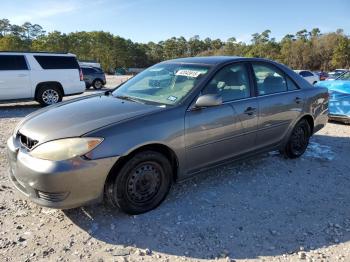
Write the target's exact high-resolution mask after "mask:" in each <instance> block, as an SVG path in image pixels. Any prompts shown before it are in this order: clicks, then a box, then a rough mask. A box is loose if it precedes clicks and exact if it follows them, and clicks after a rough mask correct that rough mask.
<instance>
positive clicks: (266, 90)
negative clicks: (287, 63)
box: [253, 63, 287, 96]
mask: <svg viewBox="0 0 350 262" xmlns="http://www.w3.org/2000/svg"><path fill="white" fill-rule="evenodd" d="M253 71H254V74H255V80H256V83H257V88H258V95H259V96H261V95H268V94H274V93H279V92H285V91H287V83H286V80H285V78H284V75H283V73H282V72H281V71H280V70H278V69H277V68H275V67H274V66H272V65H268V64H262V63H253Z"/></svg>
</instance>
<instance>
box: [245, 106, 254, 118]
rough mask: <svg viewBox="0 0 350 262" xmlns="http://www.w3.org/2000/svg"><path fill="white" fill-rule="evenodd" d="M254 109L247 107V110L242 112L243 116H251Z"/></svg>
mask: <svg viewBox="0 0 350 262" xmlns="http://www.w3.org/2000/svg"><path fill="white" fill-rule="evenodd" d="M255 111H256V108H254V107H251V106H250V107H247V109H246V110H245V111H244V114H247V115H248V116H251V115H253V114H254V113H255Z"/></svg>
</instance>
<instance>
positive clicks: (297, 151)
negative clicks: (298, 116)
mask: <svg viewBox="0 0 350 262" xmlns="http://www.w3.org/2000/svg"><path fill="white" fill-rule="evenodd" d="M310 137H311V127H310V125H309V123H308V122H307V121H306V120H305V119H302V120H300V121H299V122H298V123H297V124H296V125H295V127H294V128H293V131H292V134H291V136H290V138H289V140H288V142H287V144H286V146H285V148H284V150H282V153H283V154H284V155H285V156H286V157H288V158H298V157H300V156H302V155H303V154H304V152H305V151H306V149H307V146H308V145H309V140H310Z"/></svg>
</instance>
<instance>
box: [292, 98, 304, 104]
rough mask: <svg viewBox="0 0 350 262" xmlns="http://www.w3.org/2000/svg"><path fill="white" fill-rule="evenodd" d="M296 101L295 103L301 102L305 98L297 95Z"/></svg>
mask: <svg viewBox="0 0 350 262" xmlns="http://www.w3.org/2000/svg"><path fill="white" fill-rule="evenodd" d="M294 101H295V103H297V104H300V103H301V102H303V99H302V98H300V97H296V98H295V99H294Z"/></svg>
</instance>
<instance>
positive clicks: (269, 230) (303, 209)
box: [0, 91, 350, 261]
mask: <svg viewBox="0 0 350 262" xmlns="http://www.w3.org/2000/svg"><path fill="white" fill-rule="evenodd" d="M91 92H93V91H89V92H87V93H91ZM38 108H39V107H38V106H37V104H35V103H32V102H29V103H15V104H6V105H0V261H76V260H83V261H141V260H143V261H198V260H202V261H206V260H214V259H218V260H219V261H231V259H232V260H236V261H237V260H259V261H299V260H305V261H350V208H349V206H350V205H349V204H350V190H349V188H350V157H349V155H350V126H346V125H342V124H336V123H329V124H328V125H327V127H326V128H325V129H323V130H321V131H320V132H319V133H317V134H316V135H315V136H314V137H313V138H312V142H311V144H310V146H309V148H308V151H307V153H306V154H305V155H304V156H303V157H302V158H301V159H297V160H286V159H284V158H282V157H281V156H280V155H279V154H278V153H275V152H272V153H269V154H264V155H261V156H258V157H256V158H254V159H251V160H247V161H245V162H242V163H239V164H237V163H236V164H233V163H232V164H230V165H227V166H224V167H220V168H217V169H214V170H211V171H208V172H206V173H203V174H201V175H200V176H197V177H196V178H194V179H192V180H190V181H186V182H182V183H181V184H176V185H175V186H174V187H173V188H172V190H171V192H170V195H169V196H168V198H167V200H166V201H165V202H164V203H163V204H162V205H161V206H160V207H159V208H157V209H156V210H154V211H152V212H149V213H147V214H143V215H139V216H127V215H125V214H123V213H120V212H119V211H118V210H115V209H112V208H110V207H108V206H106V205H103V204H99V205H94V206H89V207H84V208H77V209H72V210H67V211H60V210H51V209H46V208H41V207H38V206H36V205H35V204H32V203H31V202H29V201H27V200H26V199H25V198H24V197H22V196H21V195H19V194H18V193H17V192H16V190H15V189H14V188H13V186H12V185H11V184H10V182H9V180H8V178H7V162H6V152H5V143H6V139H7V138H8V137H9V136H10V134H11V132H12V130H13V129H14V127H15V125H16V124H17V123H18V122H19V121H20V120H21V119H22V118H23V117H24V116H26V115H27V114H29V113H30V112H33V111H34V110H37V109H38Z"/></svg>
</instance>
